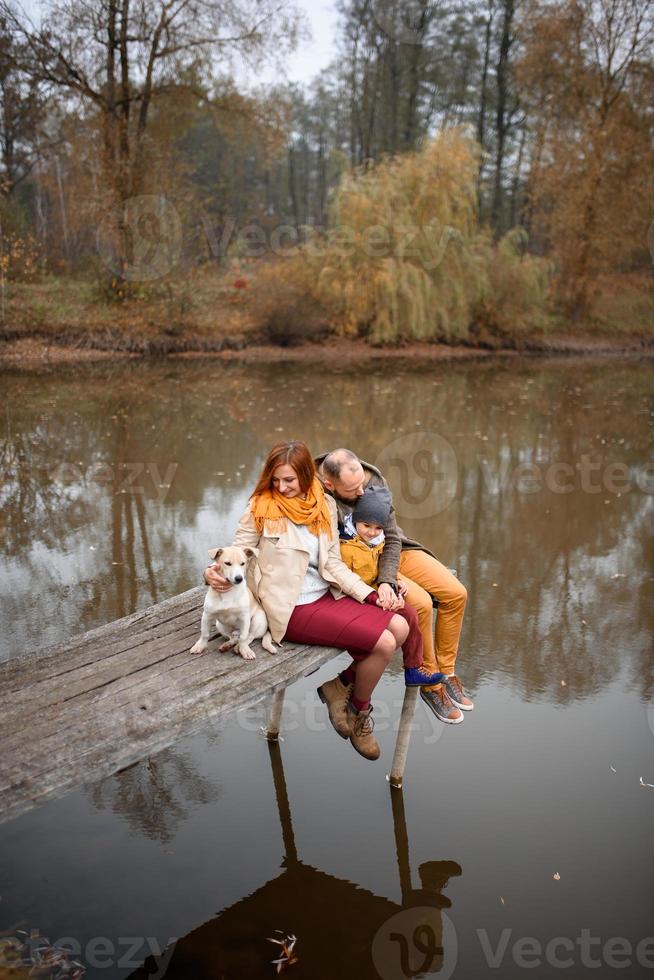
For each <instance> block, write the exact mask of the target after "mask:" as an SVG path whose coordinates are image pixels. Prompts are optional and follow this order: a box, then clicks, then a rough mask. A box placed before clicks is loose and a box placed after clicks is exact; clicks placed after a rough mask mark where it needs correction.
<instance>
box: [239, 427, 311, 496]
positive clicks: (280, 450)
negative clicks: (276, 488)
mask: <svg viewBox="0 0 654 980" xmlns="http://www.w3.org/2000/svg"><path fill="white" fill-rule="evenodd" d="M284 465H288V466H292V467H293V469H294V470H295V472H296V474H297V478H298V481H299V483H300V493H308V492H309V490H310V488H311V484H312V483H313V481H314V479H315V476H316V467H315V465H314V462H313V457H312V455H311V453H310V452H309V448H308V446H306V445H305V443H303V442H297V441H295V440H293V441H291V442H278V443H277V445H276V446H273V448H272V449H271V450H270V452H269V453H268V456H267V457H266V462H265V463H264V464H263V469H262V471H261V476H260V477H259V482H258V483H257V485H256V487H255V488H254V490H253V492H252V496H253V497H256V496H257V494H260V493H263V492H264V491H265V490H272V488H273V484H272V477H273V473H274V472H275V470H276V469H277V467H278V466H284Z"/></svg>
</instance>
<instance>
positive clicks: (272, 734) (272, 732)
mask: <svg viewBox="0 0 654 980" xmlns="http://www.w3.org/2000/svg"><path fill="white" fill-rule="evenodd" d="M285 693H286V688H285V687H280V689H279V690H278V691H275V693H274V694H273V696H272V704H271V707H270V718H269V720H268V727H267V729H266V738H267V739H268V741H269V742H278V741H279V726H280V725H281V722H282V708H283V707H284V695H285Z"/></svg>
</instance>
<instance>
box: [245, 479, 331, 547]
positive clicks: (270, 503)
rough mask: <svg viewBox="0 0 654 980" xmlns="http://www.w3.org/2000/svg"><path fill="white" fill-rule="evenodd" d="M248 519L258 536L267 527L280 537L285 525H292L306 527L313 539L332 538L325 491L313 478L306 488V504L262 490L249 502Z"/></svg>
mask: <svg viewBox="0 0 654 980" xmlns="http://www.w3.org/2000/svg"><path fill="white" fill-rule="evenodd" d="M252 515H253V517H254V523H255V525H256V527H257V530H258V531H259V532H262V531H263V526H264V524H267V525H268V529H269V530H270V531H272V532H273V534H283V533H284V531H285V530H286V528H287V521H292V522H293V523H294V524H306V526H307V527H308V528H309V530H310V531H311V533H312V534H315V535H316V536H318V535H319V534H320V533H321V532H324V533H325V534H326V535H327V536H328V537H331V536H332V518H331V513H330V510H329V506H328V504H327V501H326V499H325V491H324V490H323V487H322V484H321V482H320V480H318V479H316V478H314V481H313V483H312V484H311V486H310V488H309V492H308V493H307V499H306V500H302V498H301V497H300V496H297V497H291V498H290V499H289V498H287V497H285V496H284V495H283V494H281V493H279V491H278V490H264V492H263V493H260V494H258V495H257V496H256V497H253V498H252Z"/></svg>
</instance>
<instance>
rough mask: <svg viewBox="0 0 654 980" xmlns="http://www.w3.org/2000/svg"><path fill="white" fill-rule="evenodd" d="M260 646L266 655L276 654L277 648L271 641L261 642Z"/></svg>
mask: <svg viewBox="0 0 654 980" xmlns="http://www.w3.org/2000/svg"><path fill="white" fill-rule="evenodd" d="M261 646H262V647H263V648H264V650H267V651H268V653H277V647H276V646H275V644H274V643H273V641H272V640H262V641H261Z"/></svg>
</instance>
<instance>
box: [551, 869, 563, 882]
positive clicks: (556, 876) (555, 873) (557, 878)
mask: <svg viewBox="0 0 654 980" xmlns="http://www.w3.org/2000/svg"><path fill="white" fill-rule="evenodd" d="M552 877H553V878H554V881H560V880H561V875H560V874H559V872H558V871H555V872H554V874H553V875H552Z"/></svg>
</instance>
